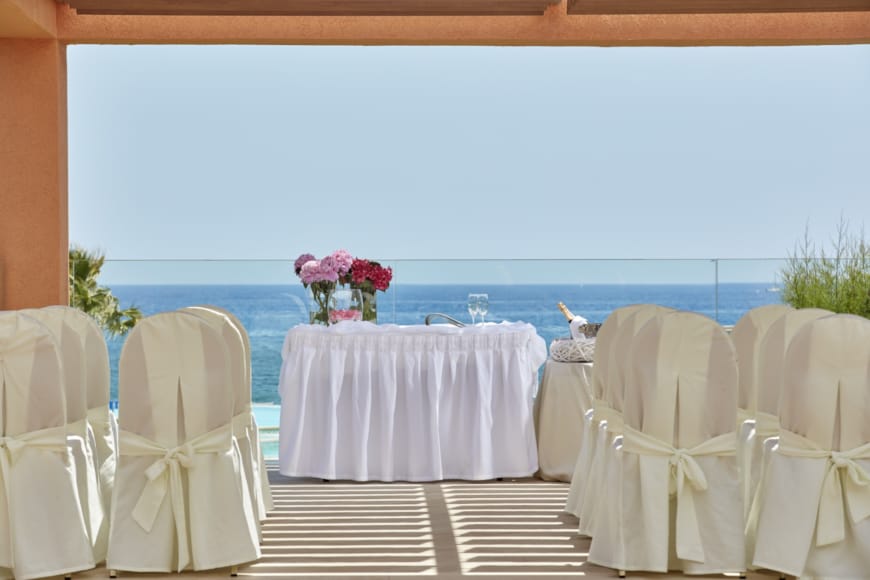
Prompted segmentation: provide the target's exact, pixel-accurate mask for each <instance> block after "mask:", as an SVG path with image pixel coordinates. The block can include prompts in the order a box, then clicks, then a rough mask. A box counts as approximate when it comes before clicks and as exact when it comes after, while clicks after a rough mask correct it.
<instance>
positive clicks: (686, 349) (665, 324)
mask: <svg viewBox="0 0 870 580" xmlns="http://www.w3.org/2000/svg"><path fill="white" fill-rule="evenodd" d="M628 360H629V366H628V373H627V377H626V382H625V403H624V411H623V412H624V415H625V423H626V425H630V426H631V427H632V428H634V429H636V430H638V431H642V432H644V433H647V434H649V435H652V436H653V437H655V438H656V439H658V440H660V441H664V442H666V443H670V444H671V445H673V446H674V447H676V448H692V447H694V446H696V445H699V444H701V443H703V442H705V441H707V440H709V439H712V438H713V437H716V436H718V435H722V434H724V433H729V432H732V431H734V426H735V424H736V415H737V360H736V355H735V354H734V347H733V345H732V344H731V340H730V339H729V338H728V335H727V334H725V331H724V329H723V328H722V327H721V326H720V325H719V324H718V323H716V322H715V321H713V320H711V319H710V318H707V317H706V316H703V315H701V314H695V313H691V312H671V313H669V314H664V315H661V316H654V317H652V318H650V320H649V321H647V323H646V324H645V325H644V326H643V327H642V328H641V329H640V330H639V331H638V333H637V335H636V336H635V338H634V341H633V346H632V351H631V354H630V355H629V357H628Z"/></svg>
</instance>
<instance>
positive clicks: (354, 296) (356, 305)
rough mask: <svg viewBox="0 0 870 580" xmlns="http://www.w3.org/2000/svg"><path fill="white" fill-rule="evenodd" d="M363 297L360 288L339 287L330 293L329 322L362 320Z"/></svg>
mask: <svg viewBox="0 0 870 580" xmlns="http://www.w3.org/2000/svg"><path fill="white" fill-rule="evenodd" d="M362 317H363V298H362V293H360V291H359V290H357V289H353V288H338V289H336V290H333V291H332V293H331V294H330V295H329V323H330V324H338V323H339V322H343V321H345V320H362Z"/></svg>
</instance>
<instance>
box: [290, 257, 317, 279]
mask: <svg viewBox="0 0 870 580" xmlns="http://www.w3.org/2000/svg"><path fill="white" fill-rule="evenodd" d="M316 259H317V258H315V257H314V256H312V255H311V254H302V255H301V256H299V257H298V258H296V262H295V263H294V264H293V270H294V271H295V272H296V275H297V276H298V275H299V272H301V271H302V266H303V265H304V264H305V262H310V261H311V260H316Z"/></svg>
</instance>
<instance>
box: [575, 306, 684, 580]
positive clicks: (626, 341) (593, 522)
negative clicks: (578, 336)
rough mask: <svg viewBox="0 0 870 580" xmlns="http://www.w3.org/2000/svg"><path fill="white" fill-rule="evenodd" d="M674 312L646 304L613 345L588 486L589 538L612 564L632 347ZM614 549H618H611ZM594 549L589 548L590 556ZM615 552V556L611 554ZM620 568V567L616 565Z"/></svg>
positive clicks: (618, 536) (618, 535) (618, 533)
mask: <svg viewBox="0 0 870 580" xmlns="http://www.w3.org/2000/svg"><path fill="white" fill-rule="evenodd" d="M669 312H673V309H672V308H667V307H665V306H657V305H654V304H646V305H643V306H641V307H640V308H638V309H637V310H635V311H634V312H633V313H631V314H630V315H629V316H628V317H627V318H625V319H624V320H623V321H622V322H621V323H620V325H619V328H618V329H617V331H616V336H615V337H614V338H613V341H612V343H611V346H610V348H611V353H612V354H613V356H612V359H611V361H612V362H611V365H612V366H611V368H610V376H611V380H610V381H609V382H608V383H607V384H606V385H605V386H604V387H605V390H604V396H603V399H604V403H605V404H606V406H602V407H599V409H598V411H599V417H600V418H601V419H602V421H603V422H602V425H601V427H599V433H598V437H599V439H598V449H597V450H596V455H597V456H596V458H595V463H596V466H597V472H596V474H595V475H594V476H593V477H592V479H591V482H593V484H594V485H595V486H597V487H594V488H593V487H592V485H593V484H590V485H589V486H588V487H587V490H586V494H587V496H586V497H587V500H586V501H588V504H586V503H585V502H584V505H588V506H592V508H593V512H592V516H591V518H589V517H587V520H589V521H588V522H587V526H588V535H590V536H592V537H593V538H595V539H594V540H593V542H592V544H593V545H594V546H595V549H596V550H597V551H602V549H601V547H602V546H604V550H605V551H606V552H607V553H608V555H605V553H604V552H602V553H601V557H602V558H605V559H608V560H609V561H611V562H622V561H623V557H622V555H621V553H620V552H619V550H620V549H621V546H622V545H623V540H622V529H621V526H620V522H621V521H622V515H621V511H620V510H621V509H622V500H621V495H620V494H621V489H620V488H618V487H617V488H610V487H608V485H607V482H609V481H617V480H619V479H621V475H620V474H621V472H622V460H621V452H620V451H619V448H620V442H621V437H622V434H623V416H622V408H623V399H624V394H625V384H626V378H627V374H628V369H629V368H630V366H631V357H632V353H633V350H632V345H633V344H634V339H635V336H636V335H637V333H638V332H640V329H641V328H643V326H644V325H645V324H646V323H647V322H649V321H650V320H651V319H653V318H654V317H656V316H662V315H664V314H667V313H669ZM614 478H615V479H614ZM612 548H615V550H612ZM591 550H592V546H590V553H591ZM611 552H612V553H611ZM616 567H617V568H618V567H619V566H616Z"/></svg>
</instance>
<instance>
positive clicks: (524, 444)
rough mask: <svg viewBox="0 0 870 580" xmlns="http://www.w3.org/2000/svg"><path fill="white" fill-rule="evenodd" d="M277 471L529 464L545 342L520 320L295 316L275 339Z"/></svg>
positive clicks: (480, 468) (466, 473) (438, 474)
mask: <svg viewBox="0 0 870 580" xmlns="http://www.w3.org/2000/svg"><path fill="white" fill-rule="evenodd" d="M282 356H283V359H284V362H283V365H282V368H281V377H280V383H279V387H278V388H279V392H280V395H281V424H280V430H279V466H280V472H281V473H282V474H284V475H288V476H296V477H317V478H323V479H330V480H334V479H352V480H357V481H368V480H375V481H395V480H400V481H433V480H442V479H468V480H481V479H493V478H498V477H526V476H530V475H532V474H534V473H535V472H536V471H537V469H538V457H537V448H536V443H535V432H534V420H533V409H532V407H533V398H534V393H535V390H536V387H537V376H538V375H537V372H538V368H539V367H540V366H541V364H543V362H544V361H545V359H546V356H547V349H546V344H545V343H544V340H543V339H542V338H541V337H540V336H538V334H537V332H536V331H535V328H534V327H533V326H532V325H530V324H526V323H501V324H492V323H488V324H485V325H477V326H469V327H464V328H457V327H453V326H446V325H436V326H396V325H380V326H378V325H374V324H371V323H368V322H341V323H339V324H336V325H334V326H330V327H325V326H317V325H300V326H297V327H295V328H293V329H291V330H290V332H289V333H288V334H287V337H286V339H285V341H284V347H283V352H282Z"/></svg>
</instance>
